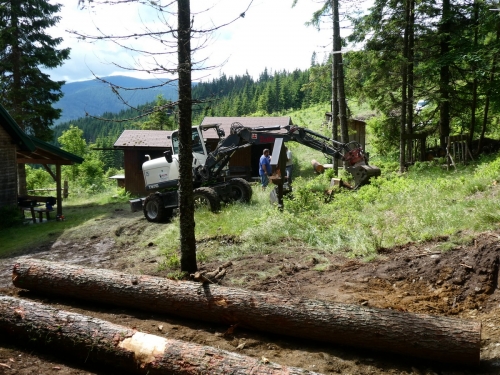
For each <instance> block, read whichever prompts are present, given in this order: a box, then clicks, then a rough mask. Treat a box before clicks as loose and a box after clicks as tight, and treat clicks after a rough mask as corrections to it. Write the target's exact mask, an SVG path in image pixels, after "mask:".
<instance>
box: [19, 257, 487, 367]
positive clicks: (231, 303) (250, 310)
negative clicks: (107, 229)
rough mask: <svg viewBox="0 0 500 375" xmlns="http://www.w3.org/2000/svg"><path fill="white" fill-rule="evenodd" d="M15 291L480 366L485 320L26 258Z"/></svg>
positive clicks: (21, 264)
mask: <svg viewBox="0 0 500 375" xmlns="http://www.w3.org/2000/svg"><path fill="white" fill-rule="evenodd" d="M12 277H13V283H14V285H15V286H16V287H19V288H24V289H29V290H32V291H37V292H44V293H49V294H55V295H62V296H67V297H76V298H80V299H83V300H88V301H94V302H100V303H106V304H114V305H118V306H124V307H131V308H136V309H142V310H147V311H151V312H157V313H168V314H173V315H178V316H181V317H185V318H192V319H198V320H204V321H208V322H217V323H225V324H230V325H234V324H238V325H239V327H246V328H250V329H255V330H260V331H264V332H272V333H277V334H283V335H289V336H293V337H298V338H303V339H312V340H319V341H323V342H328V343H335V344H340V345H347V346H353V347H362V348H368V349H375V350H380V351H386V352H392V353H398V354H404V355H409V356H414V357H420V358H425V359H431V360H435V361H441V362H449V363H455V364H468V365H470V364H474V365H477V364H479V351H480V340H481V323H480V322H474V321H466V320H460V319H456V318H449V317H438V316H430V315H425V314H412V313H408V312H399V311H394V310H386V309H376V308H370V307H365V306H358V305H347V304H340V303H334V302H325V301H318V300H312V299H306V298H297V297H289V296H283V295H279V294H270V293H262V292H255V291H249V290H242V289H237V288H227V287H222V286H219V285H215V284H210V283H205V284H200V283H193V282H187V281H173V280H168V279H164V278H160V277H153V276H146V275H130V274H125V273H120V272H115V271H109V270H99V269H90V268H85V267H81V266H76V265H67V264H61V263H53V262H48V261H43V260H36V259H23V260H21V261H19V263H17V264H15V265H14V268H13V276H12Z"/></svg>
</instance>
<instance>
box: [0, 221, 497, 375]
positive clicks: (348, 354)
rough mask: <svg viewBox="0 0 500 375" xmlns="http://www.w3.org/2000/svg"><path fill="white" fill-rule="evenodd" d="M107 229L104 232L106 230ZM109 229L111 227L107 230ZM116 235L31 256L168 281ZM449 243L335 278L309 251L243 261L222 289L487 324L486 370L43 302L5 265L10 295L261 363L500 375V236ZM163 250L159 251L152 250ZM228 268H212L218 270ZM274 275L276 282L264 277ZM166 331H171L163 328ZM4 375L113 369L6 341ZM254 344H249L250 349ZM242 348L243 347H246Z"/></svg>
mask: <svg viewBox="0 0 500 375" xmlns="http://www.w3.org/2000/svg"><path fill="white" fill-rule="evenodd" d="M117 220H119V221H120V222H121V223H122V224H121V225H122V227H123V228H127V227H130V226H131V225H133V226H135V227H136V228H140V227H141V226H145V225H151V224H148V223H147V222H146V221H145V220H144V219H141V218H138V217H137V216H134V215H132V214H131V213H128V212H123V213H120V214H119V215H118V216H117ZM103 227H104V226H103ZM105 227H106V228H110V227H111V223H109V222H108V223H106V226H105ZM116 234H117V231H116V230H113V231H111V230H105V229H103V231H102V233H100V232H96V233H95V235H94V236H92V238H90V239H88V240H87V241H85V243H72V242H71V241H69V240H67V239H59V240H57V241H55V242H54V243H51V244H47V245H45V246H43V247H41V248H38V249H33V250H32V251H30V252H28V253H26V254H23V255H22V256H30V257H36V258H43V259H47V260H53V261H58V262H69V263H76V264H81V265H87V266H94V267H101V268H109V269H116V270H122V271H130V270H132V271H133V272H137V271H140V272H142V273H148V274H153V275H159V276H162V275H163V276H165V275H164V274H162V273H161V272H159V271H158V264H157V261H159V260H160V259H159V258H154V257H147V258H144V259H142V262H141V263H140V264H139V265H137V264H134V262H133V261H131V258H130V256H131V255H132V254H134V253H135V252H136V251H137V249H136V248H133V247H127V245H123V243H127V241H125V242H121V243H122V245H119V246H118V245H116V241H115V239H116V237H115V236H116ZM445 242H447V238H441V239H438V240H436V241H432V242H427V243H421V244H410V245H407V246H402V247H398V248H394V249H385V250H384V251H382V252H381V254H380V256H379V257H378V259H377V260H375V261H372V262H370V263H364V262H362V261H359V260H354V259H347V258H345V257H342V256H341V255H335V256H333V255H330V254H326V253H325V254H320V255H321V257H322V258H323V259H322V262H324V259H325V258H328V260H329V263H330V266H329V267H328V269H327V270H325V271H316V270H313V268H314V265H315V263H316V262H317V260H316V259H312V260H309V261H308V262H307V263H300V262H298V261H297V259H304V258H303V257H302V251H301V250H302V249H301V248H291V249H288V251H287V253H286V257H285V256H284V255H283V254H282V253H279V254H270V255H268V256H262V255H260V254H259V255H258V256H255V257H250V256H248V257H244V258H241V259H234V260H233V265H232V266H231V267H230V268H229V269H228V275H227V276H226V277H225V278H224V279H223V280H222V282H221V284H222V285H227V286H236V287H240V286H241V285H245V287H247V288H249V289H253V290H260V291H273V292H278V293H281V294H285V295H286V294H289V295H294V296H304V297H308V298H315V299H322V300H328V301H337V302H344V303H353V304H362V305H365V306H372V307H380V308H390V309H397V310H400V311H410V312H419V313H427V314H432V315H447V316H456V317H459V318H463V319H472V320H479V321H481V322H482V324H483V331H482V348H481V365H480V367H479V368H472V369H463V368H454V367H452V366H451V367H450V366H444V365H438V364H435V363H425V362H423V361H421V360H417V359H412V358H395V356H393V355H384V354H381V353H376V352H367V351H361V350H359V349H352V348H347V347H339V346H335V347H334V346H327V345H324V344H319V343H314V342H299V341H298V340H292V339H288V338H286V337H277V336H275V335H265V334H261V333H256V332H248V331H243V330H239V329H236V330H235V331H234V332H233V333H232V334H225V332H226V331H227V329H228V328H229V327H226V326H216V325H210V324H206V323H200V322H194V321H182V320H180V319H177V318H172V317H169V316H160V315H151V314H148V313H144V312H139V311H128V310H124V309H120V308H116V307H109V306H92V305H89V304H84V303H82V302H79V301H71V300H58V299H55V298H52V297H44V296H37V295H34V294H32V293H29V292H26V291H21V290H18V289H16V288H14V287H13V286H12V284H11V281H10V277H11V267H12V264H13V263H14V262H15V261H16V257H12V258H6V259H0V293H3V294H8V295H15V296H19V297H21V298H28V299H33V300H37V301H42V302H44V303H48V304H52V305H54V306H57V307H58V308H61V309H66V310H71V311H73V312H78V313H82V314H87V315H91V316H94V317H98V318H101V319H105V320H108V321H111V322H114V323H118V324H122V325H126V326H130V327H135V328H137V329H138V330H141V331H145V332H149V333H153V334H156V335H160V336H167V337H171V338H176V339H181V340H188V341H192V342H196V343H199V344H203V345H211V346H215V347H219V348H221V349H225V350H230V351H238V352H240V353H243V354H246V355H249V356H253V357H255V358H261V357H265V358H268V359H269V360H270V361H273V362H277V363H279V364H283V365H289V366H296V367H302V368H305V369H309V370H313V371H317V372H320V373H325V374H415V375H417V374H427V375H431V374H442V375H452V374H499V373H500V301H499V298H500V292H499V291H498V282H499V275H498V267H499V257H500V231H497V232H487V233H482V234H480V235H477V236H475V238H473V239H471V240H470V242H469V243H467V244H465V245H460V246H457V247H456V248H453V249H451V250H448V251H446V252H442V251H440V250H439V248H441V247H440V246H439V245H442V244H443V243H445ZM150 245H152V247H154V244H150ZM218 265H219V264H215V263H214V264H202V265H200V268H201V269H206V270H212V269H215V268H216V267H217V266H218ZM264 271H265V272H266V273H267V274H269V275H274V276H271V277H266V278H262V277H261V276H260V275H262V274H263V273H264ZM160 326H161V330H160ZM0 344H1V345H0V374H50V375H51V374H56V373H57V374H108V373H113V372H112V371H111V372H106V371H105V370H104V369H100V368H97V369H96V368H93V369H88V368H86V367H85V366H84V365H83V364H75V363H71V362H66V361H65V360H63V359H61V358H58V357H57V356H55V355H51V354H40V353H38V352H36V353H35V352H33V351H31V350H30V351H28V350H22V348H19V347H14V346H12V345H11V344H10V343H9V340H8V339H6V338H2V339H1V341H0ZM242 344H244V345H242ZM238 347H239V348H240V349H237V348H238Z"/></svg>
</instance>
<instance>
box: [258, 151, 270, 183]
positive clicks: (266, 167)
mask: <svg viewBox="0 0 500 375" xmlns="http://www.w3.org/2000/svg"><path fill="white" fill-rule="evenodd" d="M271 173H272V168H271V161H270V158H269V149H268V148H265V149H264V151H263V152H262V156H261V157H260V160H259V176H260V183H261V185H262V190H266V187H267V185H268V184H269V176H270V175H271Z"/></svg>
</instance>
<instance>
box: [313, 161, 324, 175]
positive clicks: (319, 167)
mask: <svg viewBox="0 0 500 375" xmlns="http://www.w3.org/2000/svg"><path fill="white" fill-rule="evenodd" d="M311 164H312V166H313V168H314V171H315V172H316V173H319V174H321V173H323V172H324V171H325V167H323V165H321V164H320V163H319V162H318V161H317V160H314V159H312V160H311Z"/></svg>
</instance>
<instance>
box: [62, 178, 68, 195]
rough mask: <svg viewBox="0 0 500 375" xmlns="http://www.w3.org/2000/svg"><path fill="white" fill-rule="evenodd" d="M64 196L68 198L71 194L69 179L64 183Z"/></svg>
mask: <svg viewBox="0 0 500 375" xmlns="http://www.w3.org/2000/svg"><path fill="white" fill-rule="evenodd" d="M63 186H64V187H63V198H68V196H69V185H68V181H67V180H64V185H63Z"/></svg>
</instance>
